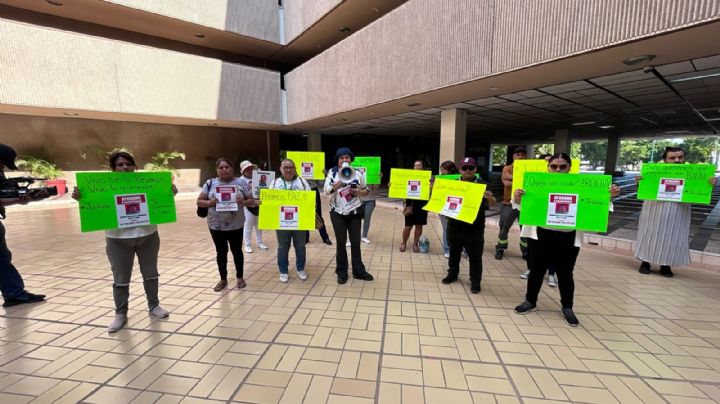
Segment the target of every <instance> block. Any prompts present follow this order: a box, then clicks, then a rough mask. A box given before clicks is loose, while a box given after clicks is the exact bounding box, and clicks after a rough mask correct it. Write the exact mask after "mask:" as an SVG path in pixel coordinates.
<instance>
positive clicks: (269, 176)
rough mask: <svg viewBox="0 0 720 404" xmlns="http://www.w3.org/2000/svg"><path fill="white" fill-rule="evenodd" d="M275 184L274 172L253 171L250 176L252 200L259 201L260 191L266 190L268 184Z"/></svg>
mask: <svg viewBox="0 0 720 404" xmlns="http://www.w3.org/2000/svg"><path fill="white" fill-rule="evenodd" d="M273 182H275V172H274V171H259V170H255V171H253V175H252V194H253V198H255V199H260V190H261V189H268V188H269V187H270V184H272V183H273Z"/></svg>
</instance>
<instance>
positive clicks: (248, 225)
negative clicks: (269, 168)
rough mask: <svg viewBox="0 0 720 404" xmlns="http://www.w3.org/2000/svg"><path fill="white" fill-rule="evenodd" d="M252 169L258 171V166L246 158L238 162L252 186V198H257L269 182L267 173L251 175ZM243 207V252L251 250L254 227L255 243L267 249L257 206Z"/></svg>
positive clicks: (267, 186)
mask: <svg viewBox="0 0 720 404" xmlns="http://www.w3.org/2000/svg"><path fill="white" fill-rule="evenodd" d="M253 171H258V167H257V166H256V165H255V164H253V163H251V162H250V161H248V160H245V161H243V162H242V163H240V173H241V174H242V178H243V179H245V181H248V182H249V184H250V185H251V186H252V190H253V192H252V196H253V198H254V199H259V197H260V190H261V189H267V188H269V187H270V184H269V181H268V175H267V174H261V175H253ZM253 177H257V184H255V183H254V182H253ZM243 209H244V211H245V212H244V213H245V224H244V225H243V240H245V252H246V253H248V254H250V253H252V252H253V249H252V245H251V240H250V239H251V238H252V232H253V229H255V242H256V243H257V246H258V248H259V249H261V250H267V249H268V247H267V246H266V245H265V243H263V240H262V230H260V229H258V215H259V214H260V213H259V211H258V209H259V208H258V207H257V206H255V207H251V206H247V205H245V207H244V208H243Z"/></svg>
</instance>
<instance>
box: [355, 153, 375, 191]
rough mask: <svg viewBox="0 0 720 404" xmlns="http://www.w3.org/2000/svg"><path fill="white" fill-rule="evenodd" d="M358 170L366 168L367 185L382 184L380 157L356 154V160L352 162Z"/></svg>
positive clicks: (364, 173)
mask: <svg viewBox="0 0 720 404" xmlns="http://www.w3.org/2000/svg"><path fill="white" fill-rule="evenodd" d="M350 164H351V165H352V166H353V167H355V169H356V170H358V171H360V168H364V169H365V170H366V171H364V172H363V175H365V183H366V184H367V185H378V184H380V157H368V156H355V160H353V162H352V163H350Z"/></svg>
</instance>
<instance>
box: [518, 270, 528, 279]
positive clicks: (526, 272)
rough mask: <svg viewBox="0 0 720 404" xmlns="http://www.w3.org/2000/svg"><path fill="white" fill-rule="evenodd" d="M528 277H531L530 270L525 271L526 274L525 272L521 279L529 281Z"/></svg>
mask: <svg viewBox="0 0 720 404" xmlns="http://www.w3.org/2000/svg"><path fill="white" fill-rule="evenodd" d="M528 276H530V270H529V269H528V270H527V271H525V272H523V273H521V274H520V277H521V278H522V279H527V278H528Z"/></svg>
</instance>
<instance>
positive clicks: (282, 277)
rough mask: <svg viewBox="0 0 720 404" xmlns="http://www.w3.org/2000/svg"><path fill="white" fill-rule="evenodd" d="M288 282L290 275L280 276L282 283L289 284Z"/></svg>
mask: <svg viewBox="0 0 720 404" xmlns="http://www.w3.org/2000/svg"><path fill="white" fill-rule="evenodd" d="M287 281H288V274H280V282H282V283H287Z"/></svg>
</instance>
